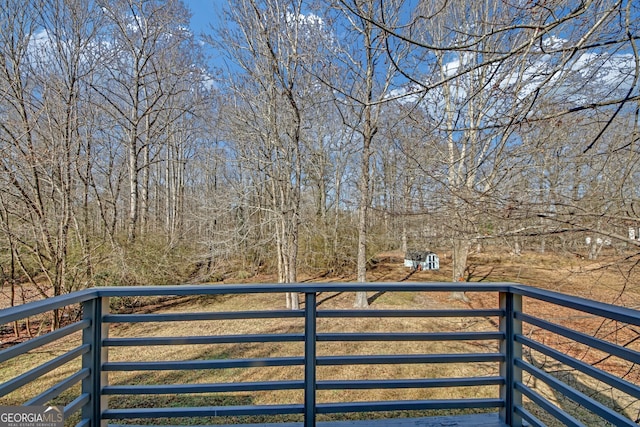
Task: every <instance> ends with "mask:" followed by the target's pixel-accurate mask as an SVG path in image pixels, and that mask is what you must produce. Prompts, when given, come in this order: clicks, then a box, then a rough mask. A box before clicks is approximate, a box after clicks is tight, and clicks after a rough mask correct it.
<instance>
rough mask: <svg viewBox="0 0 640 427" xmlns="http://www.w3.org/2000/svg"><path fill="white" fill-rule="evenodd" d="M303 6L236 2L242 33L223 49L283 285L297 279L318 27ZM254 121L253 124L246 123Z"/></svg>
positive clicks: (292, 298)
mask: <svg viewBox="0 0 640 427" xmlns="http://www.w3.org/2000/svg"><path fill="white" fill-rule="evenodd" d="M302 3H303V2H301V1H294V0H288V1H276V0H267V1H257V0H246V1H242V2H239V3H238V2H233V5H230V6H231V7H230V8H229V10H228V14H229V15H228V16H229V19H230V20H231V22H233V23H234V25H235V26H236V27H237V31H230V32H229V33H228V35H227V36H226V37H225V38H224V41H223V43H224V45H225V49H226V50H227V52H228V54H229V56H230V57H231V59H232V61H234V63H235V64H236V65H235V67H238V68H237V69H234V70H233V71H234V73H237V72H238V71H241V72H242V74H239V75H238V76H237V77H238V78H237V79H236V81H238V80H240V79H242V81H241V82H238V83H236V84H237V86H236V85H233V86H232V88H233V89H234V92H233V96H234V99H235V100H236V105H238V106H239V107H241V109H239V110H238V112H239V113H240V115H241V116H240V117H237V118H236V119H235V121H236V126H237V128H236V129H235V130H234V135H235V139H236V141H237V142H242V143H244V144H249V145H248V146H247V145H245V146H243V147H241V150H239V152H241V153H242V159H243V161H245V162H247V164H249V165H251V167H252V169H253V170H254V173H255V175H254V177H255V178H254V179H255V180H256V182H259V183H260V186H262V194H264V195H265V196H266V202H267V204H266V205H263V206H262V208H263V209H265V212H266V213H267V214H268V216H269V217H271V218H272V224H273V231H274V241H275V246H276V259H277V266H278V280H279V281H280V282H283V283H294V282H295V281H296V280H297V263H298V250H299V229H300V221H301V219H300V214H301V213H300V204H301V185H302V168H303V166H302V165H303V159H302V152H303V135H302V128H303V123H302V120H303V117H302V109H303V107H302V105H303V99H304V98H303V97H302V96H301V93H302V92H303V91H304V90H305V89H304V87H305V86H304V85H305V83H306V82H305V78H306V80H307V81H308V78H307V77H305V73H304V70H303V68H302V65H303V63H304V62H305V61H309V60H310V59H311V57H312V56H311V54H310V52H308V51H307V50H306V49H307V48H308V47H309V43H310V42H312V41H313V33H314V32H315V31H316V30H317V29H316V28H315V26H316V25H317V24H318V22H316V21H314V20H313V19H311V20H309V19H307V17H306V16H305V15H304V14H303V4H302ZM247 119H249V120H247ZM287 307H291V308H294V309H295V308H298V296H297V294H288V295H287Z"/></svg>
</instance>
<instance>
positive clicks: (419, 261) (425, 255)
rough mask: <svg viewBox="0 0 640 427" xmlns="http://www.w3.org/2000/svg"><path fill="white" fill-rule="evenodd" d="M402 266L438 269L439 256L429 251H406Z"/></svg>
mask: <svg viewBox="0 0 640 427" xmlns="http://www.w3.org/2000/svg"><path fill="white" fill-rule="evenodd" d="M404 266H405V267H409V268H412V269H413V270H439V269H440V258H438V255H436V254H435V253H434V252H430V251H407V253H406V254H405V256H404Z"/></svg>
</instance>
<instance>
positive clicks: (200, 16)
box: [183, 0, 225, 35]
mask: <svg viewBox="0 0 640 427" xmlns="http://www.w3.org/2000/svg"><path fill="white" fill-rule="evenodd" d="M183 1H184V3H185V4H186V5H187V7H188V8H189V9H190V10H191V13H192V16H191V28H192V29H193V31H194V33H195V34H196V35H199V34H200V33H202V32H209V29H210V26H211V25H212V24H213V25H215V24H216V22H217V17H218V13H219V11H220V9H221V8H222V6H223V5H224V3H225V1H224V0H183Z"/></svg>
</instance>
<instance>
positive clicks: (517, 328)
mask: <svg viewBox="0 0 640 427" xmlns="http://www.w3.org/2000/svg"><path fill="white" fill-rule="evenodd" d="M500 308H501V309H502V310H504V313H505V314H504V317H502V318H500V331H501V332H503V333H504V340H503V341H502V342H501V343H500V352H501V353H502V354H504V356H505V360H504V362H503V363H502V365H501V366H500V375H501V376H502V377H503V378H504V379H505V384H504V385H503V386H501V387H500V398H501V399H502V400H503V401H504V407H503V408H502V409H501V411H500V419H501V420H502V422H504V423H505V424H506V425H508V426H511V427H521V426H522V417H521V416H519V415H518V414H516V412H515V407H516V406H521V405H522V394H521V393H520V392H519V391H517V390H516V387H515V384H516V382H521V381H522V369H520V368H518V367H517V366H516V364H515V361H516V359H520V358H522V344H519V343H517V342H516V340H515V337H516V335H517V334H521V333H522V322H521V321H520V320H518V319H516V313H517V312H519V311H522V296H521V295H516V294H514V293H512V292H501V293H500Z"/></svg>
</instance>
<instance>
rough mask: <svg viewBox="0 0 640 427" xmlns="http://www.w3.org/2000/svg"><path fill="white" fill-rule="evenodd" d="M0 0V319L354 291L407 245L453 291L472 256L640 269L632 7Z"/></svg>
mask: <svg viewBox="0 0 640 427" xmlns="http://www.w3.org/2000/svg"><path fill="white" fill-rule="evenodd" d="M0 3H1V6H2V7H1V8H0V52H1V56H2V60H3V61H2V66H1V68H0V150H1V151H2V155H1V156H0V165H1V166H0V168H1V173H0V274H1V275H2V282H3V290H5V291H7V292H9V291H8V290H9V289H10V290H11V295H12V298H13V302H14V303H16V304H18V303H20V302H21V301H20V289H22V288H21V285H23V284H28V285H29V286H30V288H31V289H37V291H38V292H39V294H40V296H41V297H43V298H44V297H48V296H52V295H59V294H62V293H67V292H70V291H73V290H77V289H80V288H84V287H88V286H96V285H97V286H102V285H124V284H165V283H167V284H168V283H184V282H188V281H216V280H222V279H225V278H226V277H232V278H236V279H242V280H248V279H250V278H251V277H253V276H254V275H256V274H257V273H259V272H267V273H273V274H274V275H275V277H277V280H278V281H279V282H282V283H294V282H296V281H298V280H299V277H298V276H299V273H300V272H305V274H314V275H318V276H319V275H336V276H338V275H349V276H352V277H354V278H355V279H356V280H358V281H366V280H367V265H368V264H369V262H370V260H371V259H372V257H374V256H375V254H377V253H379V252H381V251H389V250H402V251H406V250H407V249H409V248H419V249H425V248H427V249H440V250H446V251H449V252H451V253H452V257H453V258H452V260H453V275H452V277H451V280H453V281H457V280H460V279H461V278H462V277H464V271H465V268H466V264H467V256H468V254H469V251H470V249H471V248H472V247H475V246H476V245H478V246H479V245H482V244H484V242H489V241H490V242H492V243H493V244H498V245H504V246H509V247H510V248H511V250H512V251H513V253H516V254H517V253H519V252H520V251H522V250H536V251H565V252H567V253H575V252H583V253H585V254H586V255H587V256H590V257H596V256H597V255H598V253H599V249H600V248H601V246H602V245H603V244H611V245H612V246H613V247H615V248H618V249H620V250H625V254H624V255H621V256H636V253H637V252H638V251H637V250H636V249H634V248H637V247H638V246H640V241H638V240H637V236H638V227H640V194H639V193H640V186H639V185H638V184H637V183H638V182H639V181H640V180H639V178H640V175H639V173H640V165H639V164H638V162H639V161H640V150H639V146H638V145H639V143H640V141H639V140H638V136H639V129H638V126H639V124H640V123H639V121H640V83H639V78H640V54H639V53H638V42H639V41H640V40H639V38H640V28H639V26H640V5H639V4H638V3H637V2H634V1H632V0H549V1H547V0H539V1H531V0H482V1H464V0H429V1H420V0H314V1H310V0H228V2H226V3H225V5H224V7H222V8H218V7H215V8H214V7H213V5H212V7H211V13H212V16H213V14H214V13H219V16H217V18H216V19H215V21H214V20H212V22H215V23H216V25H215V26H213V27H212V28H211V31H209V32H208V33H207V34H206V35H200V34H194V33H193V32H192V31H191V30H190V29H189V28H190V26H189V22H190V11H189V9H188V7H187V6H186V5H185V4H184V3H182V2H181V1H180V0H164V1H161V0H52V1H39V0H2V1H1V2H0ZM220 3H221V2H220ZM218 5H220V4H218ZM630 228H632V229H635V238H630V235H629V229H630ZM587 238H588V242H589V245H588V246H585V245H586V243H585V242H586V241H587V240H586V239H587ZM629 249H631V252H630V251H629ZM460 297H461V298H464V295H461V296H460ZM355 305H356V306H360V307H365V306H366V305H367V298H366V295H358V296H356V300H355ZM287 306H289V307H292V308H295V307H297V306H298V300H297V295H296V294H290V295H288V296H287Z"/></svg>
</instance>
